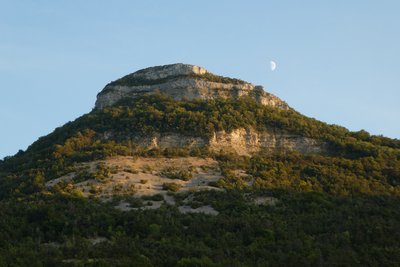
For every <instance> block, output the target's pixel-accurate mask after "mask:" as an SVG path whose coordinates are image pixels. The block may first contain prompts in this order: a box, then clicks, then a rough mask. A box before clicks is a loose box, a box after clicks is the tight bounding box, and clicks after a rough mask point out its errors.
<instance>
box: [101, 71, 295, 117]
mask: <svg viewBox="0 0 400 267" xmlns="http://www.w3.org/2000/svg"><path fill="white" fill-rule="evenodd" d="M154 92H162V93H164V94H167V95H169V96H171V97H173V98H174V99H177V100H193V99H204V100H209V99H214V98H219V97H221V98H239V97H242V96H249V97H252V98H254V99H255V100H256V101H257V102H259V103H261V104H263V105H268V106H272V107H276V108H280V109H289V107H288V105H287V104H286V103H285V102H284V101H282V100H280V99H279V98H278V97H276V96H274V95H272V94H270V93H267V92H265V91H264V89H263V87H262V86H255V85H253V84H251V83H248V82H244V81H241V80H237V79H231V78H226V77H221V76H216V75H214V74H211V73H210V72H208V71H207V70H206V69H204V68H202V67H198V66H194V65H187V64H172V65H165V66H158V67H152V68H147V69H143V70H139V71H137V72H135V73H133V74H130V75H127V76H125V77H123V78H121V79H119V80H117V81H115V82H112V83H110V84H108V85H107V86H106V87H105V88H104V89H103V90H102V91H101V92H100V93H99V94H98V96H97V101H96V105H95V108H96V109H103V108H105V107H108V106H111V105H113V104H115V103H116V102H118V101H119V100H121V99H122V98H126V97H131V98H135V97H137V96H141V95H145V94H149V93H154Z"/></svg>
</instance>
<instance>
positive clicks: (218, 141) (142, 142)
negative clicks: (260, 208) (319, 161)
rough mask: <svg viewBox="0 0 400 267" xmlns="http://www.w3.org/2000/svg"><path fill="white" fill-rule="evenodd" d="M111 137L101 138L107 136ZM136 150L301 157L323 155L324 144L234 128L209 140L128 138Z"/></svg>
mask: <svg viewBox="0 0 400 267" xmlns="http://www.w3.org/2000/svg"><path fill="white" fill-rule="evenodd" d="M111 136H112V134H110V135H108V136H105V138H109V137H111ZM130 138H132V140H133V141H134V142H135V143H136V144H139V146H140V147H142V148H146V149H151V148H176V147H180V148H183V147H186V148H201V147H205V146H207V147H209V149H211V150H213V151H216V152H219V151H221V150H222V151H225V152H226V151H231V152H236V153H237V154H239V155H251V154H253V153H256V152H258V151H260V150H262V149H265V150H267V151H271V152H272V151H297V152H300V153H302V154H318V153H324V152H327V146H326V144H325V143H323V142H320V141H317V140H315V139H312V138H308V137H303V136H300V135H294V134H285V133H281V132H268V131H263V132H258V131H255V130H254V129H244V128H239V129H235V130H233V131H232V132H230V133H227V132H225V131H219V132H215V133H214V134H213V136H212V137H211V138H203V137H193V136H184V135H181V134H177V133H166V134H154V135H152V136H146V137H143V136H135V135H133V136H131V137H130Z"/></svg>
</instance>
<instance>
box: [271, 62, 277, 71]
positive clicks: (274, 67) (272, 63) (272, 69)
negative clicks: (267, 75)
mask: <svg viewBox="0 0 400 267" xmlns="http://www.w3.org/2000/svg"><path fill="white" fill-rule="evenodd" d="M269 63H270V67H271V71H274V70H275V69H276V66H277V65H276V62H275V61H273V60H271V61H270V62H269Z"/></svg>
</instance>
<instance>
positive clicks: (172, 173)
mask: <svg viewBox="0 0 400 267" xmlns="http://www.w3.org/2000/svg"><path fill="white" fill-rule="evenodd" d="M160 174H161V175H162V176H164V177H167V178H170V179H179V180H182V181H189V180H190V179H192V178H193V174H192V172H191V171H190V170H184V169H177V168H175V167H168V168H166V169H164V170H163V171H162V172H161V173H160Z"/></svg>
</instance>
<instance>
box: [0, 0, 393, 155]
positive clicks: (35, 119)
mask: <svg viewBox="0 0 400 267" xmlns="http://www.w3.org/2000/svg"><path fill="white" fill-rule="evenodd" d="M288 3H289V1H282V2H279V3H272V2H271V1H266V2H262V1H252V2H250V3H249V2H247V3H245V2H240V1H220V2H218V3H215V2H212V1H203V2H201V3H178V2H177V1H176V2H169V3H166V2H161V1H149V2H146V3H131V2H130V1H117V2H114V3H113V4H108V3H107V2H105V1H85V2H84V3H80V2H68V3H58V4H57V3H53V2H52V1H49V0H42V1H39V2H36V3H15V2H12V1H9V2H8V1H5V3H4V5H3V6H4V7H3V8H2V10H1V11H0V15H1V19H0V34H1V35H2V37H3V38H2V40H1V42H0V46H1V48H2V49H1V50H0V58H1V59H2V60H1V61H0V78H1V80H2V81H3V87H2V89H1V90H2V91H1V92H2V97H1V98H0V99H1V100H0V114H1V115H0V119H1V121H2V125H3V127H2V128H3V129H2V131H1V134H0V137H1V139H2V140H3V142H2V144H1V146H0V159H3V158H4V157H6V156H12V155H14V154H15V153H17V152H18V150H20V149H22V150H25V149H26V148H27V147H28V146H29V145H30V144H32V143H33V142H34V141H36V140H37V139H38V138H39V137H41V136H45V135H47V134H49V133H51V132H52V131H53V130H54V129H55V128H57V127H60V126H62V125H64V124H65V123H67V122H68V121H72V120H74V119H76V118H77V117H79V116H81V115H83V114H85V113H88V112H90V110H91V109H92V108H93V107H94V103H95V98H96V95H97V93H99V92H100V91H101V90H102V89H103V88H104V86H105V85H106V84H107V83H109V82H110V81H114V80H116V79H119V78H121V77H122V76H124V75H127V74H129V73H132V72H135V71H137V70H140V69H143V68H147V67H152V66H157V65H167V64H174V63H176V62H181V63H184V64H192V65H197V66H201V67H204V68H205V69H207V70H208V71H210V72H212V73H214V74H216V75H222V76H227V77H232V78H238V79H241V80H244V81H247V82H250V83H253V84H256V85H262V86H263V87H264V89H265V91H267V92H269V93H272V94H274V95H276V96H277V97H279V98H280V99H282V100H283V101H285V102H287V103H288V104H289V106H291V107H292V108H294V109H295V110H297V111H299V112H300V113H302V114H303V115H305V116H308V117H313V118H316V119H318V120H320V121H323V122H326V123H328V124H336V125H340V126H343V127H346V128H348V129H349V130H351V131H359V130H362V129H364V130H366V131H368V132H369V133H371V134H373V135H383V136H387V137H390V138H395V139H399V138H400V125H399V124H398V123H397V118H398V117H399V116H400V106H399V105H398V99H400V92H399V90H398V87H399V85H400V77H399V76H398V73H400V52H399V51H398V47H399V45H400V36H399V35H398V34H397V33H398V28H399V27H400V18H399V17H398V16H397V14H396V13H397V12H396V11H397V10H399V8H400V3H398V2H397V1H381V2H379V3H376V2H374V1H354V2H352V3H345V4H344V3H340V4H337V3H336V4H335V3H330V2H327V1H323V2H321V1H309V2H308V3H307V4H304V3H296V4H293V3H290V4H288ZM271 61H273V62H276V65H277V67H276V69H274V70H272V69H271V68H270V62H271Z"/></svg>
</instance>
